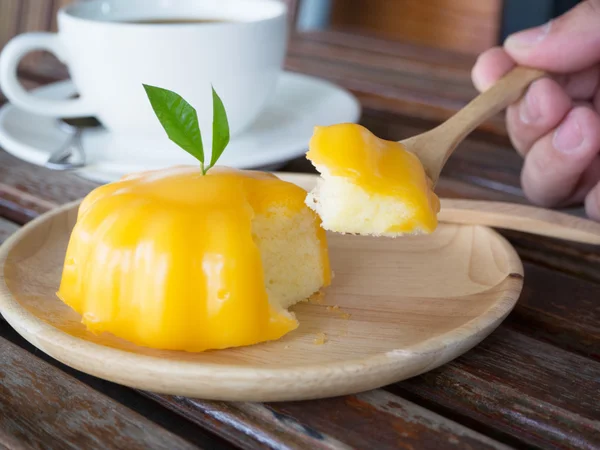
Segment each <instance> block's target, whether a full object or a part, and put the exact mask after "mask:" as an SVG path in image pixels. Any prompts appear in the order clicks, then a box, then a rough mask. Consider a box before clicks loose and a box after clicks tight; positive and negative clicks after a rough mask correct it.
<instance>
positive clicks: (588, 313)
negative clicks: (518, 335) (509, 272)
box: [506, 263, 600, 361]
mask: <svg viewBox="0 0 600 450" xmlns="http://www.w3.org/2000/svg"><path fill="white" fill-rule="evenodd" d="M581 266H583V265H581ZM598 267H600V265H598V264H597V265H596V270H597V268H598ZM567 299H568V300H567ZM598 299H600V284H598V283H591V282H588V281H584V280H582V279H580V278H575V277H573V276H570V275H566V274H564V273H561V272H559V271H557V270H551V269H548V268H545V267H542V266H539V265H537V264H531V263H525V284H524V286H523V292H522V294H521V298H520V299H519V302H518V303H517V306H516V307H515V309H514V310H513V312H512V313H511V315H510V316H509V317H508V319H507V321H506V324H509V325H510V326H512V327H514V328H516V329H518V330H520V331H521V332H522V333H524V334H527V335H528V336H533V337H535V338H537V339H540V340H544V341H546V342H550V343H552V344H554V345H556V346H558V347H560V348H564V349H567V350H571V351H576V352H578V353H581V354H582V355H584V356H588V357H590V358H593V359H595V360H596V361H600V305H599V304H598Z"/></svg>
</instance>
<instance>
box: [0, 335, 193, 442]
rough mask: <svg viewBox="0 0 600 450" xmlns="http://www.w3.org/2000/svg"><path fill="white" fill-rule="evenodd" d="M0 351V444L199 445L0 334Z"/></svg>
mask: <svg viewBox="0 0 600 450" xmlns="http://www.w3.org/2000/svg"><path fill="white" fill-rule="evenodd" d="M0 326H6V325H5V324H4V325H0ZM0 355H2V356H1V357H0V360H1V362H2V364H0V380H1V382H0V446H2V445H3V444H4V445H6V446H7V447H8V448H39V449H42V448H53V449H79V448H86V449H106V448H127V449H148V448H156V449H169V450H172V449H192V448H198V447H196V446H193V445H191V444H189V443H188V442H186V441H184V440H182V439H181V438H179V437H177V436H176V435H174V434H172V433H170V432H168V431H166V430H164V429H162V428H160V427H159V426H157V425H155V424H153V423H152V422H150V421H149V420H147V419H145V418H143V417H142V416H140V415H139V414H137V413H135V412H133V411H131V410H129V409H127V408H125V407H124V406H121V405H119V404H118V403H117V402H115V401H113V400H110V399H109V398H107V397H105V396H104V395H102V394H100V393H98V392H96V391H94V390H92V389H90V388H89V387H87V386H85V385H84V384H83V383H81V382H79V381H77V380H75V379H74V378H71V377H70V376H68V375H66V374H65V373H63V372H61V371H60V370H58V369H56V368H54V367H52V366H50V365H48V364H46V363H44V362H42V361H41V360H39V359H37V358H36V357H35V356H32V355H30V354H29V353H27V352H26V351H25V350H23V349H21V348H19V347H17V346H15V345H14V344H11V343H9V342H7V341H6V340H4V339H2V338H0ZM15 444H16V445H17V446H16V447H13V445H15Z"/></svg>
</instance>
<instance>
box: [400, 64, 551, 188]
mask: <svg viewBox="0 0 600 450" xmlns="http://www.w3.org/2000/svg"><path fill="white" fill-rule="evenodd" d="M544 75H545V72H544V71H542V70H538V69H531V68H529V67H516V68H514V69H513V70H511V71H510V72H509V73H508V74H506V75H505V76H504V77H503V78H501V79H500V80H499V81H498V82H497V83H496V84H494V85H493V86H492V87H491V88H489V89H488V90H487V91H485V92H483V93H482V94H480V95H479V96H477V97H475V98H474V99H473V100H472V101H471V102H470V103H469V104H468V105H467V106H465V107H464V108H463V109H461V110H460V111H458V112H457V113H456V114H454V115H453V116H452V117H450V118H449V119H448V120H447V121H445V122H444V123H442V124H441V125H439V126H437V127H435V128H434V129H433V130H430V131H427V132H425V133H422V134H419V135H417V136H413V137H411V138H408V139H404V140H403V141H400V143H401V144H402V145H404V146H405V147H406V149H407V150H409V151H411V152H413V153H415V154H416V155H417V156H418V157H419V159H420V160H421V162H422V163H423V166H424V167H425V171H426V172H427V174H428V175H429V177H430V178H431V180H432V181H433V184H434V185H435V184H436V183H437V180H438V178H439V177H440V172H441V171H442V168H443V167H444V165H445V164H446V161H447V160H448V158H449V157H450V155H451V154H452V152H453V151H454V149H455V148H456V147H457V146H458V144H460V143H461V142H462V140H463V139H464V138H465V137H467V135H469V133H471V132H472V131H473V130H474V129H475V128H477V127H478V126H479V125H481V124H482V123H483V122H485V121H486V120H487V119H489V118H490V117H492V116H494V115H495V114H498V113H499V112H500V111H502V110H503V109H504V108H506V107H507V106H508V105H510V104H511V103H514V102H515V101H516V100H518V99H519V98H520V97H521V95H522V94H523V92H525V89H527V87H528V86H529V85H530V84H531V83H532V82H533V81H535V80H537V79H538V78H541V77H543V76H544Z"/></svg>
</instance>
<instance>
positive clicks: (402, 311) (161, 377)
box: [0, 177, 523, 401]
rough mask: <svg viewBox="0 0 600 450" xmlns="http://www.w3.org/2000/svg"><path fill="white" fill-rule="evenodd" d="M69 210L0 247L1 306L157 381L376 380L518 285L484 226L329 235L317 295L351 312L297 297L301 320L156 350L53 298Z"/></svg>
mask: <svg viewBox="0 0 600 450" xmlns="http://www.w3.org/2000/svg"><path fill="white" fill-rule="evenodd" d="M311 178H312V177H311ZM76 215H77V205H76V204H67V205H65V206H64V207H60V208H57V209H55V210H54V211H52V212H50V213H47V214H45V215H44V216H42V217H40V218H38V219H36V220H35V221H33V222H31V223H30V224H28V225H27V226H26V227H24V228H23V229H22V230H20V231H19V232H17V233H15V234H14V235H13V236H12V237H11V238H10V239H9V240H8V241H7V242H6V243H5V244H4V245H3V247H2V248H1V249H0V310H1V311H2V315H3V316H4V318H5V319H6V320H7V321H8V322H9V323H10V324H11V325H12V326H13V327H14V328H15V329H16V330H17V331H18V332H19V333H20V334H21V335H23V336H24V337H25V338H26V339H27V340H29V341H30V342H32V343H34V344H35V345H36V346H37V347H38V348H40V349H41V350H43V351H45V352H46V353H48V354H49V355H51V356H53V357H55V358H56V359H58V360H60V361H62V362H64V363H65V364H67V365H69V366H71V367H74V368H76V369H78V370H82V371H84V372H86V373H89V374H92V375H95V376H99V377H101V378H104V379H108V380H110V381H115V382H118V383H121V384H125V385H127V386H132V387H137V388H140V389H146V390H151V391H155V392H161V393H168V394H174V395H187V396H195V397H201V398H208V399H219V400H244V401H248V400H249V401H281V400H299V399H307V398H321V397H329V396H335V395H342V394H347V393H353V392H360V391H363V390H367V389H372V388H374V387H379V386H383V385H385V384H389V383H390V382H392V381H397V380H400V379H404V378H406V377H410V376H414V375H417V374H419V373H421V372H423V371H425V370H429V369H431V368H432V367H437V366H438V365H440V364H444V363H446V362H447V361H449V360H451V359H452V358H454V357H456V356H457V355H459V354H461V353H462V352H464V351H466V350H468V349H470V348H471V347H473V346H474V345H476V344H477V343H478V342H479V341H480V340H481V339H483V338H485V336H487V335H488V334H489V333H490V332H491V331H492V330H493V329H495V327H497V326H498V324H499V323H500V322H501V321H502V320H503V319H504V317H505V316H506V315H507V314H508V312H509V311H510V310H511V309H512V307H513V306H514V304H515V302H516V300H517V298H518V295H519V292H520V289H521V286H522V279H523V277H522V267H521V262H520V261H519V259H518V257H517V256H516V254H515V252H514V250H513V249H512V248H511V247H510V246H509V245H508V244H507V243H506V241H504V240H502V239H501V238H499V237H498V235H497V234H496V233H495V232H493V231H492V230H490V229H487V228H484V227H478V226H476V227H471V226H454V225H442V226H441V227H440V228H439V229H438V231H437V232H436V233H435V234H434V235H432V236H416V237H414V238H406V239H396V240H389V239H374V238H362V237H352V236H340V235H330V236H329V238H328V240H329V254H330V258H331V264H332V269H333V271H334V272H335V273H336V283H334V284H333V285H332V286H330V287H329V288H327V290H326V291H325V293H324V295H325V303H326V304H327V305H330V306H334V305H338V306H339V307H340V308H341V309H342V310H343V312H344V313H346V314H349V315H350V316H349V317H343V316H340V314H339V313H336V312H335V311H328V310H327V309H326V307H325V306H324V305H316V304H312V303H302V304H298V305H296V306H295V307H294V312H295V313H296V316H297V318H298V320H299V322H300V324H301V325H300V327H299V328H298V329H297V330H294V331H293V332H291V333H289V334H287V335H286V336H284V337H283V338H281V339H279V340H277V341H273V342H267V343H263V344H261V345H256V346H250V347H241V348H234V349H228V350H222V351H218V352H204V353H184V352H171V351H159V350H153V349H149V348H143V347H137V346H135V345H133V344H130V343H128V342H126V341H124V340H122V339H119V338H116V337H115V336H112V335H110V334H107V333H104V334H100V335H94V334H92V333H90V332H88V331H87V330H86V329H85V327H84V325H83V324H82V323H81V318H80V316H79V315H78V314H76V313H75V312H74V311H72V310H71V309H70V308H68V307H67V306H66V305H64V304H63V303H62V302H60V300H58V299H57V297H56V295H55V292H56V290H57V287H58V284H59V281H60V274H61V270H62V262H63V259H64V254H65V250H66V246H67V243H68V239H69V234H70V230H71V229H72V227H73V225H74V223H75V220H76ZM403 255H407V256H408V257H403ZM474 261H475V262H476V264H473V262H474ZM398 284H400V285H402V291H398V290H397V286H398ZM375 287H376V288H375ZM318 333H325V335H326V336H327V339H328V340H327V343H326V344H325V345H321V346H315V343H314V340H315V336H316V335H317V334H318ZM215 373H218V374H219V376H218V377H216V376H215ZM266 380H269V382H268V383H265V381H266Z"/></svg>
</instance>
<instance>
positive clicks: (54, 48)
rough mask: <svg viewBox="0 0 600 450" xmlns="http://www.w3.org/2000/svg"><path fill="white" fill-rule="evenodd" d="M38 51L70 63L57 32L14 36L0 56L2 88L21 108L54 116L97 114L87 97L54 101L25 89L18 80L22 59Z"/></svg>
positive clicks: (0, 85) (0, 86) (7, 96)
mask: <svg viewBox="0 0 600 450" xmlns="http://www.w3.org/2000/svg"><path fill="white" fill-rule="evenodd" d="M34 50H47V51H49V52H51V53H54V55H55V56H56V57H57V58H58V59H59V60H60V61H62V62H63V63H66V64H68V60H67V51H66V49H65V47H64V46H63V44H62V42H61V41H60V40H59V38H58V35H57V34H55V33H27V34H21V35H19V36H16V37H14V38H13V39H11V40H10V41H9V43H8V44H6V46H5V47H4V49H3V50H2V53H1V54H0V88H1V89H2V91H3V93H4V95H5V96H6V98H7V99H8V100H9V101H10V102H11V103H12V104H14V105H15V106H16V107H17V108H21V109H24V110H26V111H29V112H32V113H36V114H40V115H43V116H51V117H83V116H91V115H93V111H92V108H91V107H90V105H89V104H88V102H87V101H86V99H85V98H81V97H80V98H76V99H73V100H50V99H45V98H40V97H37V96H34V95H32V94H30V93H29V92H27V91H26V90H25V89H23V86H21V83H19V80H18V78H17V66H18V65H19V62H20V61H21V59H22V58H23V57H24V56H25V55H26V54H27V53H29V52H32V51H34Z"/></svg>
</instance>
